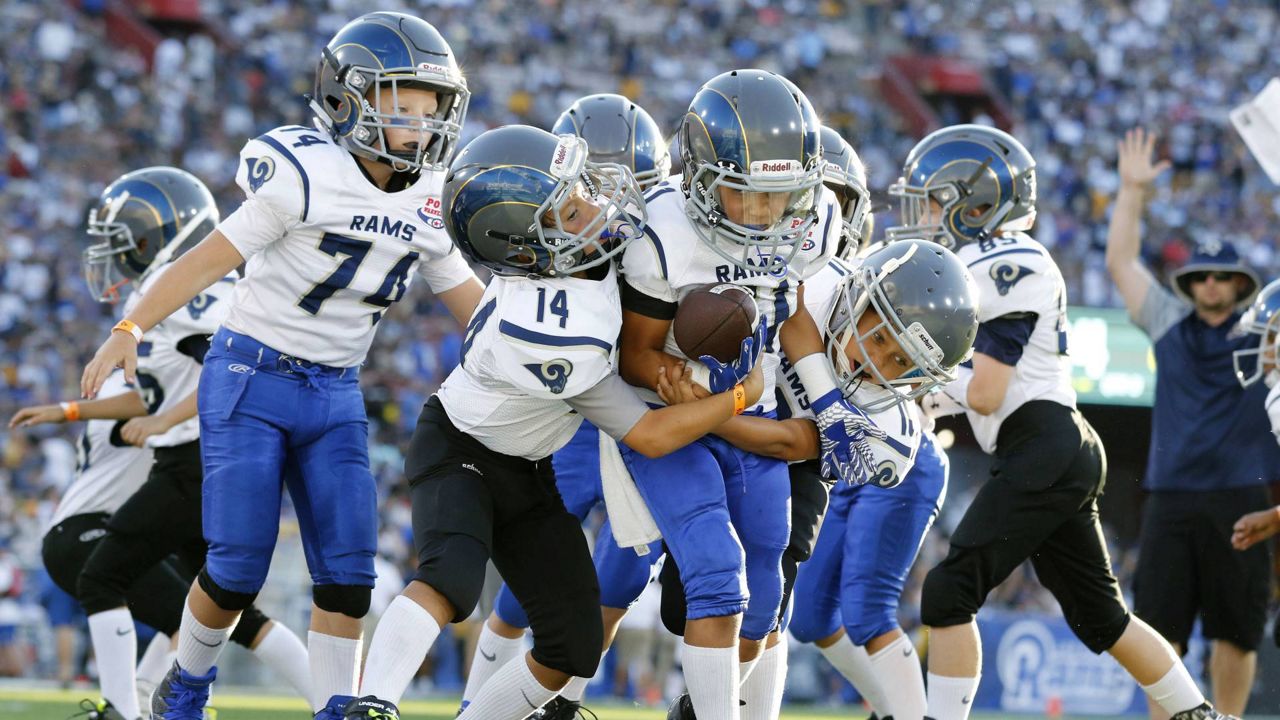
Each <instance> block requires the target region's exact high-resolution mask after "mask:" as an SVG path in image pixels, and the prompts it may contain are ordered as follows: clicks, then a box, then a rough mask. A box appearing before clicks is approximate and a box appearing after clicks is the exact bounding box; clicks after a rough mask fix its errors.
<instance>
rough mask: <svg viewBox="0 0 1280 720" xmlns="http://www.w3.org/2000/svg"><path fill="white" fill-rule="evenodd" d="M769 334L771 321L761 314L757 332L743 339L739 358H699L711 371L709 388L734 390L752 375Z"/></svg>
mask: <svg viewBox="0 0 1280 720" xmlns="http://www.w3.org/2000/svg"><path fill="white" fill-rule="evenodd" d="M768 334H769V321H768V320H766V319H765V318H764V316H761V317H760V322H759V324H757V326H756V331H755V333H753V334H752V335H751V337H748V338H746V339H744V340H743V341H742V348H741V349H740V350H739V352H738V359H737V360H734V361H733V362H731V363H722V362H720V361H719V360H716V359H715V358H713V357H711V356H710V355H703V356H702V357H700V358H698V360H699V361H701V362H702V364H703V365H706V366H707V369H708V370H710V371H711V385H710V387H709V388H708V389H709V390H711V392H713V393H722V392H724V391H726V390H732V389H733V386H734V385H737V384H738V383H740V382H742V381H743V379H744V378H746V377H747V375H750V374H751V370H752V368H754V367H755V366H756V361H757V360H758V359H759V358H760V355H761V353H762V352H763V351H764V346H765V338H766V337H767V336H768Z"/></svg>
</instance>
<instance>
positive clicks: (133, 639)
mask: <svg viewBox="0 0 1280 720" xmlns="http://www.w3.org/2000/svg"><path fill="white" fill-rule="evenodd" d="M89 638H90V639H91V640H93V654H94V657H96V658H97V660H98V684H99V685H100V686H101V687H102V697H103V699H104V700H107V701H109V702H110V703H111V704H112V705H115V706H116V710H119V711H120V714H121V715H123V716H124V717H126V718H136V717H138V716H139V715H141V714H142V711H141V710H139V709H138V687H137V675H136V672H137V671H136V665H137V663H138V636H137V634H135V633H134V631H133V615H132V614H130V613H129V608H122V607H121V608H114V609H112V610H106V611H104V612H100V613H94V614H92V615H90V616H89Z"/></svg>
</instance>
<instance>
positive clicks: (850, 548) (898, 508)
mask: <svg viewBox="0 0 1280 720" xmlns="http://www.w3.org/2000/svg"><path fill="white" fill-rule="evenodd" d="M948 471H949V465H948V461H947V456H946V454H945V453H944V452H943V451H942V449H941V448H939V447H938V446H937V441H936V439H935V438H934V437H933V436H932V434H926V435H925V436H924V437H923V438H922V439H921V443H920V450H919V452H918V453H917V454H916V463H915V466H914V467H912V469H911V471H910V472H909V473H907V477H906V478H905V479H904V480H903V483H902V484H901V485H900V486H898V487H896V488H892V489H887V490H886V489H884V488H881V487H876V486H874V485H861V486H849V485H844V484H840V485H837V486H836V488H835V489H833V490H832V492H831V506H830V508H829V509H828V510H827V515H826V517H825V518H824V519H823V521H822V529H821V530H820V531H819V533H818V542H817V545H816V547H815V548H814V550H813V556H812V557H810V558H809V560H807V561H806V562H804V563H801V565H800V570H799V572H798V573H797V575H796V587H795V591H794V593H793V594H794V597H795V601H794V605H795V608H794V612H793V613H792V614H791V616H792V620H791V624H790V626H789V628H788V629H789V630H790V631H791V634H793V635H795V637H796V639H797V640H800V641H801V642H814V641H817V640H821V639H823V638H826V637H830V636H831V635H833V634H834V633H835V632H836V631H837V630H838V629H839V628H840V627H841V625H843V626H844V628H845V631H846V632H847V633H848V634H849V639H850V640H852V641H853V643H854V644H855V645H865V644H867V643H868V642H869V641H871V640H872V639H873V638H876V637H879V636H880V635H883V634H885V633H887V632H889V631H890V630H892V629H894V628H895V627H897V626H898V602H899V600H900V599H901V597H902V589H903V587H904V586H905V585H906V581H907V575H908V573H909V572H910V571H911V565H912V564H913V563H915V559H916V555H917V554H918V553H919V551H920V543H921V542H922V541H923V540H924V536H925V533H927V532H928V531H929V527H930V526H931V525H932V524H933V521H934V519H935V518H937V516H938V511H939V509H940V508H941V507H942V502H943V500H944V498H945V496H946V488H947V475H948Z"/></svg>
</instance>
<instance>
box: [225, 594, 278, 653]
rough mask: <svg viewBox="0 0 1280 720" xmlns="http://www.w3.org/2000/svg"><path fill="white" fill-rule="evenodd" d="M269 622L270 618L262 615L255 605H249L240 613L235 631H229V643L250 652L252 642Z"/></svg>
mask: <svg viewBox="0 0 1280 720" xmlns="http://www.w3.org/2000/svg"><path fill="white" fill-rule="evenodd" d="M269 622H271V618H269V617H267V616H266V615H263V614H262V611H261V610H259V609H258V606H257V605H250V606H249V607H247V608H245V610H244V612H242V613H240V622H238V623H236V629H235V630H232V631H231V642H233V643H235V644H237V645H239V646H241V647H243V648H247V649H249V650H252V649H253V641H254V640H255V639H256V638H257V637H258V633H260V632H262V628H264V627H266V624H267V623H269Z"/></svg>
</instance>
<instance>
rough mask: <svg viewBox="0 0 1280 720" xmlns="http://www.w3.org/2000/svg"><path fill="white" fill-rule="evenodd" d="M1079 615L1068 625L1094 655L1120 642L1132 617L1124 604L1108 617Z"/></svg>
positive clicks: (1074, 615) (1076, 614)
mask: <svg viewBox="0 0 1280 720" xmlns="http://www.w3.org/2000/svg"><path fill="white" fill-rule="evenodd" d="M1079 615H1080V614H1079V613H1073V614H1072V615H1066V616H1065V619H1066V621H1067V625H1068V626H1069V627H1070V628H1071V632H1073V633H1075V635H1076V637H1078V638H1080V642H1082V643H1084V646H1085V647H1087V648H1089V650H1090V651H1092V652H1093V654H1094V655H1101V654H1102V653H1104V652H1106V651H1108V650H1110V649H1111V648H1112V647H1113V646H1114V645H1115V644H1116V643H1117V642H1119V640H1120V636H1121V635H1123V634H1124V630H1125V628H1127V627H1129V618H1130V617H1132V616H1131V615H1130V614H1129V611H1128V610H1125V609H1124V607H1123V606H1121V607H1120V612H1119V613H1118V614H1112V615H1111V617H1109V618H1106V619H1100V618H1097V617H1093V618H1086V617H1080V616H1079ZM1277 625H1280V623H1277Z"/></svg>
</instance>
